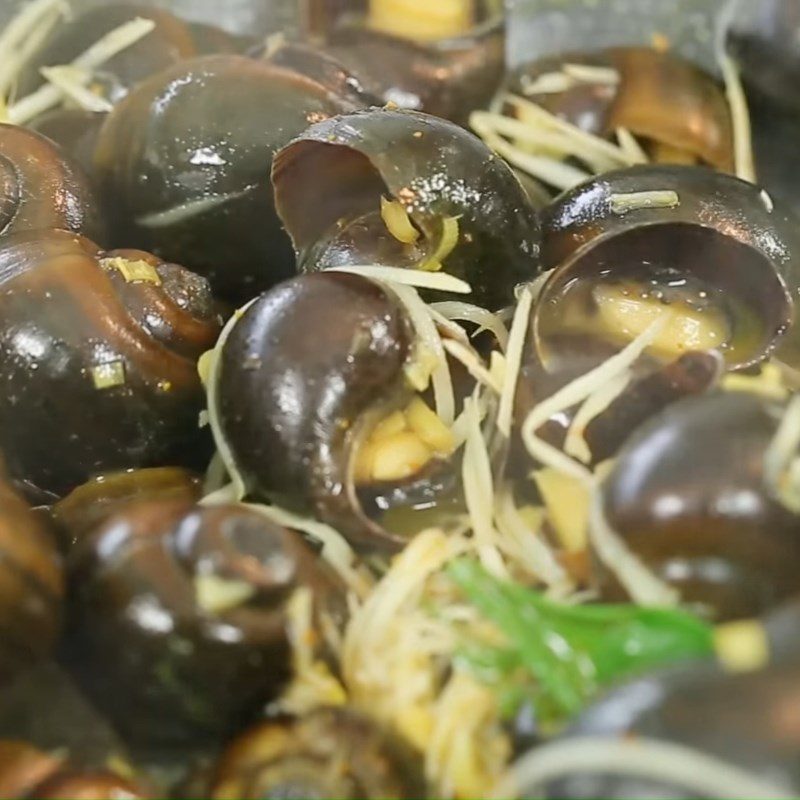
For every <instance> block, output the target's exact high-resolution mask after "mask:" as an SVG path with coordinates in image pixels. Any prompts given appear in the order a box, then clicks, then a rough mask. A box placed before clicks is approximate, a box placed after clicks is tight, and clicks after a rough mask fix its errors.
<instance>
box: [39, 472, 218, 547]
mask: <svg viewBox="0 0 800 800" xmlns="http://www.w3.org/2000/svg"><path fill="white" fill-rule="evenodd" d="M202 494H203V487H202V482H201V480H200V478H199V477H198V476H197V475H194V474H193V473H191V472H189V471H188V470H185V469H180V468H179V467H154V468H152V469H138V470H129V471H125V472H114V473H109V474H107V475H98V476H97V477H96V478H92V480H90V481H89V482H88V483H84V484H82V485H81V486H79V487H78V488H77V489H74V490H73V491H71V492H70V493H69V494H68V495H67V496H66V497H65V498H63V499H62V500H60V501H59V502H58V503H56V504H55V505H54V506H53V507H52V508H51V509H50V513H51V515H52V517H53V520H54V522H55V524H56V526H57V527H58V529H59V533H60V534H61V537H62V543H63V544H64V546H65V548H66V549H69V548H70V547H72V546H73V545H74V544H76V543H77V542H78V541H79V540H81V539H83V538H85V537H86V536H88V535H89V534H90V533H91V532H92V530H94V528H96V527H97V526H98V525H100V524H101V523H102V522H104V521H105V520H107V519H108V518H109V517H112V516H116V515H117V514H119V513H120V512H121V511H122V510H123V509H124V508H125V507H126V506H129V505H133V504H135V503H141V502H144V501H148V502H152V501H155V500H160V501H166V500H170V501H173V500H184V501H186V502H197V501H199V500H200V499H201V497H202Z"/></svg>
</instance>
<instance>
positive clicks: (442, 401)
mask: <svg viewBox="0 0 800 800" xmlns="http://www.w3.org/2000/svg"><path fill="white" fill-rule="evenodd" d="M403 271H404V270H400V272H403ZM391 289H392V291H393V292H394V293H395V295H396V296H397V297H398V299H399V300H400V302H401V303H402V304H403V305H404V306H405V308H406V310H407V312H408V315H409V318H410V319H411V323H412V325H413V326H414V329H415V330H416V332H417V336H418V337H419V339H420V341H421V342H422V344H423V346H424V347H426V348H428V349H429V350H430V352H431V353H432V354H433V357H434V358H435V364H434V367H433V372H432V373H431V382H432V384H433V396H434V401H435V404H436V413H437V414H438V416H439V418H440V419H441V420H442V422H443V423H444V424H445V425H447V426H448V427H451V426H452V425H453V422H454V421H455V416H456V400H455V389H454V388H453V379H452V376H451V375H450V365H449V364H448V362H447V355H446V353H445V349H444V343H443V341H442V337H441V335H440V334H439V331H438V330H437V329H436V324H435V323H434V321H433V318H432V317H431V315H430V312H429V311H428V307H427V306H426V305H425V303H424V302H423V301H422V299H421V298H420V296H419V294H418V293H417V292H416V290H415V289H413V288H411V287H410V286H403V285H401V284H395V285H393V286H391Z"/></svg>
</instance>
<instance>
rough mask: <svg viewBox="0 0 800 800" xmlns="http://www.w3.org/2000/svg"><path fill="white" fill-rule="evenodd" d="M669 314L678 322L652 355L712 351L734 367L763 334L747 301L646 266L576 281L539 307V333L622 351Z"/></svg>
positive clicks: (670, 270)
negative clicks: (594, 342) (603, 344)
mask: <svg viewBox="0 0 800 800" xmlns="http://www.w3.org/2000/svg"><path fill="white" fill-rule="evenodd" d="M643 272H645V273H646V275H647V277H646V278H645V279H642V278H641V277H640V276H641V275H642V273H643ZM634 274H636V277H634ZM668 311H671V312H673V314H674V315H675V318H674V322H671V323H668V324H667V327H666V328H665V330H664V332H663V334H662V335H661V336H660V337H659V339H658V340H657V342H656V343H655V344H654V346H653V348H652V350H653V351H654V353H655V354H657V355H661V356H663V357H667V358H673V357H678V356H680V355H681V354H682V353H684V352H688V351H691V350H716V351H718V352H719V353H720V354H721V355H722V356H723V358H725V360H726V361H728V362H730V363H736V362H739V361H746V360H747V356H748V353H751V352H753V351H754V350H755V349H757V348H758V346H759V345H760V343H761V338H762V336H763V331H762V330H761V327H760V326H759V324H758V319H757V317H756V315H755V314H754V313H753V311H752V310H750V309H749V308H748V307H747V305H746V304H744V303H742V302H740V301H738V300H737V299H736V298H734V297H731V295H730V294H729V293H726V292H724V291H723V290H721V289H719V288H717V287H714V286H711V285H710V284H708V283H707V282H705V281H702V280H701V279H699V278H697V277H695V276H693V275H688V274H686V273H685V272H683V271H681V270H677V269H674V268H669V267H664V268H654V267H652V266H650V265H642V267H641V268H640V269H639V270H636V271H635V273H634V271H633V270H631V271H630V272H629V273H628V274H627V275H624V274H623V275H614V276H612V274H611V270H605V271H603V272H601V273H599V274H598V275H597V276H596V278H594V279H593V280H586V279H584V278H574V279H573V280H571V281H569V282H568V283H566V284H565V285H564V287H562V289H561V290H560V291H559V292H558V293H557V294H555V295H554V296H552V297H551V298H550V299H549V300H548V301H547V303H546V304H545V305H544V306H543V308H542V309H541V312H540V314H541V316H540V328H539V329H540V331H541V332H542V335H543V339H544V340H545V341H546V342H547V343H548V344H549V343H551V342H555V341H559V342H561V343H566V342H567V341H568V340H573V343H575V344H577V343H576V342H575V341H574V340H576V339H584V340H585V339H586V337H587V336H589V337H591V338H592V339H595V340H601V341H605V342H608V343H610V344H614V345H619V346H624V345H626V344H627V343H628V342H630V341H631V340H633V339H634V338H635V337H636V336H637V335H639V334H641V333H642V331H643V330H644V329H645V328H647V326H648V325H650V324H652V323H653V322H654V321H655V320H656V319H657V318H658V316H659V315H660V314H662V313H666V312H668Z"/></svg>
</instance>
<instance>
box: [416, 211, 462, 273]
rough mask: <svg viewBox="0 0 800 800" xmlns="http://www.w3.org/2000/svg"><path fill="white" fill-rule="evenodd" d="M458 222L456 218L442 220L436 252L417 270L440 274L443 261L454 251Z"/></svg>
mask: <svg viewBox="0 0 800 800" xmlns="http://www.w3.org/2000/svg"><path fill="white" fill-rule="evenodd" d="M458 220H459V218H458V217H444V218H443V219H442V235H441V236H440V237H439V244H438V245H437V246H436V250H434V252H433V253H432V254H431V255H430V256H429V257H428V258H427V259H425V260H424V261H423V262H422V263H421V264H420V265H419V266H418V267H417V269H419V270H422V271H423V272H440V271H441V270H442V269H443V262H444V260H445V259H446V258H447V257H448V256H449V255H450V254H451V253H452V252H453V250H455V249H456V245H457V244H458V239H459V237H460V235H461V233H460V226H459V223H458Z"/></svg>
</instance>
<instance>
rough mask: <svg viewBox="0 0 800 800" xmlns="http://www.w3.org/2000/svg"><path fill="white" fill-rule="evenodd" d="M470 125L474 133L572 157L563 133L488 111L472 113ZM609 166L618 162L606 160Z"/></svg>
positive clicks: (567, 139)
mask: <svg viewBox="0 0 800 800" xmlns="http://www.w3.org/2000/svg"><path fill="white" fill-rule="evenodd" d="M470 125H471V126H472V128H473V129H474V130H475V132H476V133H478V134H479V135H482V134H483V133H487V134H488V133H494V134H500V135H501V136H505V137H506V138H508V139H513V140H514V141H515V142H524V143H525V144H529V145H532V146H533V147H535V148H542V149H544V150H546V151H553V153H555V154H558V155H559V156H560V157H562V158H566V157H568V156H571V155H574V149H575V143H574V141H572V140H571V139H570V138H569V137H568V136H565V135H564V134H563V133H560V132H557V131H552V130H542V129H541V128H534V127H533V126H532V125H529V124H527V123H525V122H524V121H523V120H520V119H516V118H515V117H507V116H505V115H503V114H493V113H492V112H490V111H474V112H473V113H472V115H471V117H470ZM606 163H607V164H608V165H609V167H610V166H611V165H614V166H618V162H617V161H614V160H612V159H607V161H606Z"/></svg>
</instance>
